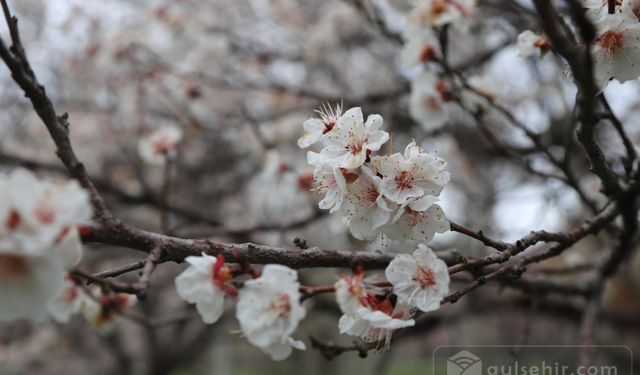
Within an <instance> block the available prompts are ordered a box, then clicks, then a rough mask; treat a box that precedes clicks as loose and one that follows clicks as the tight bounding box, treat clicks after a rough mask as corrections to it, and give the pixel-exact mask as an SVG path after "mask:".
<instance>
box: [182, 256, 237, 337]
mask: <svg viewBox="0 0 640 375" xmlns="http://www.w3.org/2000/svg"><path fill="white" fill-rule="evenodd" d="M185 261H186V262H187V263H189V268H187V269H186V270H184V271H183V272H182V273H181V274H180V275H179V276H178V277H176V291H177V292H178V296H180V298H182V299H183V300H185V301H187V302H189V303H193V304H195V305H196V309H197V310H198V313H199V314H200V316H201V317H202V321H204V322H205V323H207V324H212V323H215V322H217V321H218V319H220V317H221V316H222V313H223V312H224V296H225V284H224V283H225V282H226V281H228V280H229V279H230V278H231V274H230V271H229V269H228V268H227V267H225V266H224V257H218V258H215V257H212V256H210V255H207V254H204V253H203V254H202V256H199V257H197V256H189V257H187V258H186V259H185Z"/></svg>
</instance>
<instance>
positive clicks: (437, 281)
mask: <svg viewBox="0 0 640 375" xmlns="http://www.w3.org/2000/svg"><path fill="white" fill-rule="evenodd" d="M186 261H187V263H189V267H188V268H187V269H186V270H185V271H184V272H183V273H182V274H180V275H179V276H178V277H177V278H176V289H177V292H178V295H179V296H180V297H181V298H182V299H183V300H185V301H187V302H189V303H192V304H195V305H196V309H197V310H198V312H199V314H200V316H201V317H202V320H203V321H204V322H205V323H207V324H212V323H215V322H217V321H218V320H219V319H220V317H221V316H222V315H223V313H224V308H225V298H226V297H237V298H238V301H237V304H236V318H237V319H238V322H239V323H240V328H241V331H242V333H243V335H244V336H245V337H246V338H247V340H248V341H249V342H250V343H251V344H253V345H255V346H256V347H258V348H260V349H261V350H263V351H264V352H265V353H267V354H269V355H270V356H271V358H273V359H274V360H283V359H286V358H287V357H289V355H291V353H292V348H296V349H299V350H304V349H305V348H306V347H305V344H304V343H303V342H302V341H298V340H295V339H293V338H292V337H291V335H292V334H293V333H294V332H295V330H296V329H297V327H298V324H299V323H300V322H301V321H302V319H304V317H305V315H306V309H305V307H304V306H303V305H302V298H303V294H302V293H301V290H304V289H301V286H300V283H299V282H298V275H297V272H296V271H295V270H293V269H291V268H289V267H286V266H282V265H277V264H269V265H266V266H265V267H264V268H263V270H262V273H258V272H256V271H254V270H253V269H252V268H251V266H249V265H248V264H240V265H235V266H232V265H229V264H226V263H225V259H224V257H223V256H218V257H212V256H209V255H206V254H202V256H199V257H196V256H191V257H188V258H187V259H186ZM243 275H245V276H246V275H249V277H250V278H249V279H248V280H240V277H242V276H243ZM385 275H386V278H387V279H388V282H377V283H375V282H371V281H368V280H367V279H366V278H365V274H364V271H363V270H362V268H361V267H359V266H358V267H356V269H355V271H354V274H353V275H351V276H350V275H345V276H342V277H341V278H340V279H339V280H338V281H337V282H336V283H335V285H334V286H333V290H334V291H335V293H336V300H337V302H338V305H339V306H340V310H341V311H342V313H343V315H342V317H341V318H340V320H339V322H338V328H339V330H340V333H343V334H347V335H350V336H355V337H359V338H361V339H362V340H363V341H365V342H369V343H378V344H379V345H380V346H381V347H387V346H388V345H389V343H390V340H391V337H392V334H393V331H394V330H397V329H400V328H405V327H410V326H413V325H414V324H415V321H414V320H413V319H412V318H411V315H412V314H411V310H412V309H418V310H421V311H423V312H430V311H434V310H436V309H438V308H439V307H440V303H441V301H442V299H443V298H444V297H445V296H446V295H447V293H448V292H449V273H448V271H447V265H446V264H445V263H444V262H443V261H442V260H440V259H439V258H437V257H436V256H435V254H434V253H433V251H432V250H431V249H429V248H427V247H426V246H424V245H419V247H418V249H417V250H416V251H415V252H414V253H413V254H412V255H409V254H401V255H398V256H397V257H395V258H394V259H393V261H391V263H390V264H389V266H388V267H387V269H386V270H385Z"/></svg>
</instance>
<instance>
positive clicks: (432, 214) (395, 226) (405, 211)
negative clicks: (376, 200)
mask: <svg viewBox="0 0 640 375" xmlns="http://www.w3.org/2000/svg"><path fill="white" fill-rule="evenodd" d="M435 202H437V198H436V197H433V196H429V195H426V196H424V197H422V198H419V199H415V200H409V201H407V202H405V204H403V205H402V206H400V208H399V209H398V211H397V212H396V214H395V215H394V217H393V218H392V219H391V222H390V223H389V224H387V225H385V226H384V227H382V228H381V231H382V232H383V233H384V234H385V235H387V236H388V237H389V238H391V239H394V240H412V241H417V242H428V241H431V239H433V236H434V234H435V233H444V232H446V231H448V230H449V221H448V220H447V218H446V217H445V216H444V212H442V208H440V206H438V205H437V204H435Z"/></svg>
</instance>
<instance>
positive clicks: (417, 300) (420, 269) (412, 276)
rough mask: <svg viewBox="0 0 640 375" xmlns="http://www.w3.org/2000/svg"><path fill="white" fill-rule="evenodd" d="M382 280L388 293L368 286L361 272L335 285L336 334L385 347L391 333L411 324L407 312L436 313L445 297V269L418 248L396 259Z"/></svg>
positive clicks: (446, 290)
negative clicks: (346, 335)
mask: <svg viewBox="0 0 640 375" xmlns="http://www.w3.org/2000/svg"><path fill="white" fill-rule="evenodd" d="M385 276H386V278H387V280H388V281H389V283H390V284H391V286H392V289H391V291H389V290H384V288H381V287H380V283H378V284H374V283H368V282H367V281H366V280H365V277H364V272H363V271H362V269H361V268H357V269H356V270H355V272H354V274H353V275H351V276H349V275H347V276H342V277H341V278H340V279H339V280H338V281H337V282H336V283H335V291H336V300H337V301H338V305H339V306H340V310H341V311H342V314H343V315H342V317H340V320H339V322H338V328H339V329H340V333H344V334H348V335H351V336H355V337H359V338H361V339H362V340H364V341H365V342H378V343H382V344H383V345H384V346H388V345H389V341H390V340H391V336H392V334H393V331H394V330H396V329H399V328H405V327H411V326H413V325H414V324H415V322H414V320H413V319H409V318H408V315H409V314H408V309H412V308H417V309H419V310H421V311H423V312H430V311H434V310H437V309H438V308H439V307H440V303H441V301H442V299H443V298H444V297H445V296H446V295H447V294H448V293H449V273H448V271H447V265H446V264H445V263H444V262H443V261H442V260H440V259H439V258H437V257H436V255H435V254H434V253H433V251H432V250H431V249H429V248H428V247H426V246H424V245H422V244H420V245H419V246H418V249H416V250H415V251H414V252H413V254H412V255H409V254H400V255H397V256H396V257H395V258H394V259H393V260H392V261H391V263H389V265H388V266H387V268H386V270H385Z"/></svg>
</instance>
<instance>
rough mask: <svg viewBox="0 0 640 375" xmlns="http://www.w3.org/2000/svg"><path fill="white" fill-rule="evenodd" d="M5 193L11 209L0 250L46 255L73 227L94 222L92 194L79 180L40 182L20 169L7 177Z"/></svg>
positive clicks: (1, 239) (0, 237)
mask: <svg viewBox="0 0 640 375" xmlns="http://www.w3.org/2000/svg"><path fill="white" fill-rule="evenodd" d="M6 194H7V196H6V198H5V199H6V200H8V202H9V203H8V204H9V205H10V209H9V213H8V214H7V215H6V221H5V228H4V229H5V230H4V232H5V233H4V235H3V236H0V247H19V248H20V250H21V252H22V253H24V254H32V255H39V254H44V253H46V252H48V251H49V250H50V248H51V246H52V245H53V244H54V243H55V242H58V241H60V240H61V239H62V237H63V236H64V234H65V232H66V231H68V230H69V229H70V228H75V227H76V226H78V225H83V224H88V223H89V222H90V220H91V215H92V210H91V205H90V202H89V194H88V193H87V192H86V190H84V189H82V188H81V187H80V185H79V184H78V183H77V182H76V181H68V182H66V183H53V182H51V181H47V180H38V179H37V178H36V177H35V176H34V175H33V174H32V173H31V172H29V171H27V170H24V169H17V170H15V171H13V172H12V173H11V174H10V175H9V176H8V180H7V187H6Z"/></svg>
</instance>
